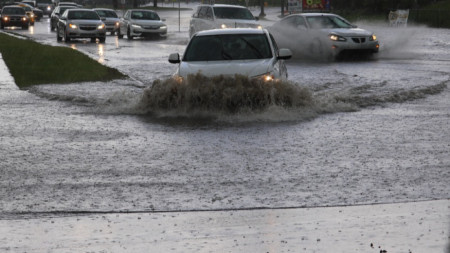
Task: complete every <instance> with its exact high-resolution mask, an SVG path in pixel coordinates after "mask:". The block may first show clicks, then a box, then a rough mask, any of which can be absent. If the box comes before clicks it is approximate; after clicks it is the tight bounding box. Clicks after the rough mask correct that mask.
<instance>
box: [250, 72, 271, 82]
mask: <svg viewBox="0 0 450 253" xmlns="http://www.w3.org/2000/svg"><path fill="white" fill-rule="evenodd" d="M253 79H259V80H262V81H263V82H266V83H267V82H272V81H275V76H274V75H273V74H272V73H265V74H262V75H258V76H254V77H253Z"/></svg>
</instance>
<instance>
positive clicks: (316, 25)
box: [306, 16, 354, 29]
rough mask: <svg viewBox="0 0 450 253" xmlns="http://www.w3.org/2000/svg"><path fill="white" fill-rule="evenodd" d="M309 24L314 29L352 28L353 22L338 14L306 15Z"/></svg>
mask: <svg viewBox="0 0 450 253" xmlns="http://www.w3.org/2000/svg"><path fill="white" fill-rule="evenodd" d="M306 20H307V21H308V23H309V26H310V27H311V28H313V29H321V28H352V27H354V26H353V25H352V24H350V23H349V22H347V21H346V20H345V19H341V18H339V17H336V16H311V17H306Z"/></svg>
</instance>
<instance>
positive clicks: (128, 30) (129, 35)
mask: <svg viewBox="0 0 450 253" xmlns="http://www.w3.org/2000/svg"><path fill="white" fill-rule="evenodd" d="M127 38H128V39H129V40H132V39H133V36H131V32H130V28H129V27H128V28H127Z"/></svg>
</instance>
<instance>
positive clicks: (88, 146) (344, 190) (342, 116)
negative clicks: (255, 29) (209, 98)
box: [0, 9, 450, 252]
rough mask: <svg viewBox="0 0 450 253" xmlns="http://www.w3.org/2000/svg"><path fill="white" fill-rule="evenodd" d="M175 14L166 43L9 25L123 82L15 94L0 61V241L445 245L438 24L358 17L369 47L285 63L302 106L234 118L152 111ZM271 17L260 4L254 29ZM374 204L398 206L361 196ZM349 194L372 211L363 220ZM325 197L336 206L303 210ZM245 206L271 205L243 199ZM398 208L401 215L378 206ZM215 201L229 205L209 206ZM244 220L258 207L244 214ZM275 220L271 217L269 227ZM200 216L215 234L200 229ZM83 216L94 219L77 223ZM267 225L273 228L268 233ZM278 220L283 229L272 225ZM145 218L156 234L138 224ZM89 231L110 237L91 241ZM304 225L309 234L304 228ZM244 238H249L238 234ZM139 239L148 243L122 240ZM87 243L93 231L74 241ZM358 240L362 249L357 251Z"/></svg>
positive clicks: (177, 39) (445, 159) (449, 37)
mask: <svg viewBox="0 0 450 253" xmlns="http://www.w3.org/2000/svg"><path fill="white" fill-rule="evenodd" d="M268 12H269V14H270V13H271V12H270V9H269V10H268ZM186 13H187V14H186ZM274 13H276V12H275V11H274ZM177 14H178V12H177V11H167V12H164V13H163V14H161V16H162V17H163V18H166V19H167V22H168V23H169V29H172V31H173V32H172V33H170V34H169V37H168V38H167V39H166V40H156V41H154V40H139V39H138V40H133V41H128V40H126V39H124V40H119V39H117V38H116V37H114V36H109V37H108V38H107V41H106V43H105V44H104V45H101V44H91V43H84V42H74V43H71V44H65V43H57V42H56V38H55V36H54V33H51V32H50V31H49V29H47V27H46V25H48V24H45V22H48V21H46V20H44V21H43V22H42V23H37V24H36V25H35V27H34V28H33V29H34V30H32V31H31V32H30V31H28V32H26V31H17V33H23V34H26V35H27V36H31V37H33V38H34V39H36V40H38V41H40V42H42V43H46V44H51V45H61V46H70V47H73V48H75V49H78V50H80V51H83V52H85V53H87V54H88V55H90V56H91V57H93V58H94V59H98V60H99V61H100V62H102V63H104V64H107V65H109V66H113V67H116V68H118V69H119V70H120V71H122V72H124V73H126V74H128V75H129V76H130V77H131V78H130V79H127V80H118V81H114V82H110V83H80V84H70V85H57V84H55V85H43V86H38V87H33V88H31V89H30V90H27V91H21V90H18V89H17V88H16V87H15V86H14V83H13V81H12V80H11V79H10V78H9V77H8V75H6V74H3V73H5V71H7V70H6V67H4V65H2V72H1V73H2V75H1V76H2V78H1V79H0V104H1V107H0V115H1V118H2V120H1V122H0V140H1V142H0V155H1V157H2V159H1V160H0V169H1V174H0V184H1V188H0V196H1V198H0V210H1V213H0V218H2V219H1V220H0V224H1V225H0V229H1V230H0V231H1V233H0V242H4V243H6V242H8V244H2V245H7V246H3V248H0V249H2V250H5V251H10V252H16V251H21V252H22V251H32V252H47V251H52V252H70V251H74V250H73V249H76V250H75V251H78V252H79V251H86V252H87V251H95V252H101V251H102V250H103V251H106V252H126V251H127V250H126V249H123V248H120V247H119V246H117V245H115V244H114V243H115V242H120V243H122V244H124V245H126V246H127V247H131V251H132V252H136V251H138V252H144V251H146V250H145V249H146V248H149V247H150V248H152V247H154V248H155V249H160V250H159V251H160V252H166V251H169V250H173V251H177V252H186V251H189V252H193V251H195V252H199V251H203V252H206V251H212V252H216V251H230V252H242V251H263V250H264V251H269V252H281V251H289V250H291V251H296V250H297V251H298V249H299V248H300V249H302V247H301V246H302V245H305V247H304V248H305V249H306V250H305V251H306V252H334V251H332V250H327V249H329V248H327V247H328V245H329V244H327V243H330V241H328V240H324V239H323V238H334V240H335V241H334V244H335V246H336V245H337V246H338V248H337V249H339V252H344V251H346V250H352V251H353V249H356V251H358V249H360V250H359V251H362V250H366V248H367V250H366V252H371V251H370V250H372V251H373V252H379V250H380V249H379V248H376V247H377V246H379V244H383V243H387V244H389V246H390V248H391V249H392V247H394V249H393V250H391V251H389V252H407V250H409V249H411V250H412V251H413V252H415V250H414V249H418V247H419V245H421V246H420V247H423V248H420V249H424V250H422V252H425V251H427V250H435V251H428V252H442V251H443V250H444V248H445V245H446V243H447V242H448V235H449V231H448V227H450V224H449V221H450V218H449V217H450V216H449V214H450V212H449V202H448V199H449V196H450V195H449V192H450V185H449V184H448V181H449V178H450V156H449V155H448V153H449V150H450V147H449V146H450V131H449V128H448V125H449V123H450V117H449V108H450V102H449V101H450V100H449V96H450V93H449V90H448V82H449V80H450V78H449V77H450V71H449V70H450V60H449V59H450V52H449V51H448V47H449V46H450V43H449V41H450V33H449V32H448V29H430V28H426V27H408V28H389V27H387V26H386V25H385V24H369V23H364V22H361V24H359V23H358V25H360V26H362V27H364V28H368V29H370V30H374V31H375V32H376V33H377V35H378V38H379V39H380V41H381V49H380V53H379V55H377V56H376V57H375V59H369V60H350V61H343V62H331V63H330V62H315V61H308V60H303V59H293V60H291V61H289V62H288V71H289V80H290V83H289V84H288V86H286V88H289V89H293V90H298V89H300V90H301V91H306V92H300V93H294V94H292V99H294V100H295V101H298V100H305V101H307V103H306V102H305V103H298V104H299V106H295V107H283V106H276V105H273V106H269V107H265V108H262V109H261V110H257V111H248V110H244V111H241V112H240V113H229V112H226V111H225V112H224V111H210V110H208V107H205V108H196V110H190V107H186V106H180V107H179V108H176V109H174V110H170V111H165V110H159V109H158V108H154V107H152V101H149V100H148V98H149V97H160V98H164V96H166V95H167V94H166V93H164V92H162V93H156V94H152V92H153V93H154V91H152V90H151V86H152V83H153V82H154V81H155V80H156V79H162V80H164V79H166V78H168V77H170V75H171V74H172V73H173V72H174V70H175V67H176V66H174V65H170V64H169V63H168V62H167V56H168V54H169V53H172V52H180V53H182V51H183V49H184V47H185V45H186V43H187V41H188V39H187V25H186V20H187V21H188V20H189V15H188V14H189V12H184V14H183V16H182V20H183V24H184V25H182V27H181V29H180V32H177V30H178V26H177V24H178V23H177V22H178V19H177V18H176V17H177ZM276 19H277V16H276V15H268V18H267V20H264V21H263V22H264V25H269V24H270V23H271V22H273V21H274V20H276ZM47 30H48V31H47ZM149 93H150V94H151V95H152V96H148V94H149ZM438 200H440V201H438ZM417 201H426V202H419V203H416V202H417ZM388 203H405V204H392V205H375V206H372V204H388ZM421 203H425V204H421ZM358 205H369V206H368V208H367V209H370V210H372V208H373V210H378V212H376V213H375V214H374V215H370V214H368V213H367V212H368V211H367V210H365V207H364V206H361V207H358ZM327 206H335V207H336V208H337V209H327V208H324V209H320V208H319V209H316V208H317V207H327ZM344 206H355V207H353V209H347V208H348V207H345V208H346V209H342V210H349V211H348V212H349V213H351V214H349V215H348V216H343V217H336V215H333V214H337V213H341V211H339V210H340V209H339V207H342V208H344ZM260 208H268V209H270V210H264V209H263V210H255V209H260ZM273 208H275V209H276V210H275V211H273V210H272V209H273ZM283 208H294V209H288V210H285V209H283ZM297 208H300V209H297ZM308 208H312V209H308ZM397 208H398V209H401V210H402V211H398V212H395V211H394V210H393V209H397ZM386 209H387V210H392V212H390V211H389V212H388V213H389V214H392V217H394V218H392V220H391V221H392V222H389V221H387V222H385V223H382V222H381V223H379V222H378V223H377V220H378V221H379V219H382V220H384V221H386V220H389V219H387V218H386V212H385V211H383V210H386ZM214 210H221V211H227V210H233V211H230V212H212V213H210V211H214ZM238 210H247V211H238ZM350 210H351V211H350ZM412 210H416V212H418V213H424V215H417V216H416V215H415V213H414V212H413V211H412ZM184 211H186V212H187V213H184ZM190 211H208V212H200V213H198V212H194V213H191V212H190ZM126 212H132V213H134V214H133V215H125V214H124V213H126ZM154 212H157V213H154ZM167 212H169V213H167ZM172 212H175V213H172ZM242 212H244V213H242ZM272 212H274V213H272ZM290 212H295V214H289V213H290ZM322 212H323V213H322ZM343 212H344V213H346V212H347V211H343ZM95 213H97V214H95ZM98 213H104V214H105V215H101V214H98ZM109 213H112V214H109ZM89 214H90V215H89ZM425 214H426V215H425ZM233 215H236V216H237V217H240V218H239V219H237V220H234V219H233V218H230V217H231V216H233ZM315 215H317V216H315ZM352 215H356V217H363V218H362V219H363V220H361V219H352V218H351V217H352ZM365 215H366V216H365ZM67 216H68V217H70V218H67ZM78 216H81V217H78ZM166 216H167V217H166ZM191 216H194V217H191ZM224 216H225V217H224ZM259 216H261V217H263V218H261V219H260V220H257V221H249V222H248V223H246V221H248V220H251V219H256V218H255V217H259ZM279 216H281V217H286V218H283V221H280V222H277V219H278V217H279ZM387 216H389V215H387ZM49 217H50V218H49ZM170 217H175V218H173V219H172V220H171V218H170ZM334 217H336V219H334ZM380 217H381V218H380ZM54 218H61V219H58V220H56V222H55V220H54ZM64 218H67V219H64ZM177 218H180V219H186V221H185V222H183V221H178V220H177ZM316 219H318V221H317V223H312V222H313V221H315V220H316ZM403 219H404V221H402V220H403ZM80 220H81V221H84V222H80V223H77V221H80ZM221 220H224V222H223V223H221V222H220V221H221ZM242 220H245V221H242ZM299 220H301V221H299ZM322 220H323V221H326V222H324V223H325V225H324V226H321V221H322ZM349 220H351V221H350V222H349ZM208 221H211V223H212V224H213V225H212V224H211V225H212V227H213V228H216V230H214V229H212V230H211V229H206V228H205V227H202V226H206V225H205V224H208ZM240 221H242V223H240ZM54 222H55V223H57V224H58V225H54V224H55V223H54ZM60 222H61V223H62V224H60ZM90 222H92V224H97V225H99V226H103V225H104V226H105V228H96V227H89V226H88V224H89V223H90ZM130 222H131V225H130V226H128V227H124V226H127V225H126V224H128V223H130ZM133 222H135V223H133ZM202 222H203V223H202ZM234 222H236V223H239V224H241V225H239V226H238V225H235V224H234ZM333 222H334V223H336V222H338V223H339V225H336V224H334V223H333ZM402 222H404V223H402ZM103 223H104V224H103ZM106 223H112V224H119V225H118V226H116V227H114V226H112V224H110V225H111V227H112V228H114V229H112V230H111V231H110V230H107V228H106V227H107V226H109V225H107V224H106ZM309 223H311V224H309ZM341 223H342V224H341ZM416 223H417V224H424V227H427V228H428V229H429V231H428V230H426V229H425V230H424V231H425V232H422V233H421V234H419V235H416V234H415V233H414V234H408V235H406V234H405V233H408V231H409V230H411V229H416V231H422V230H421V229H420V228H421V227H417V224H416ZM76 224H82V228H80V227H78V226H77V225H76ZM133 224H134V226H133ZM139 224H144V226H145V228H144V227H140V226H139ZM242 224H244V225H242ZM247 224H249V225H247ZM252 224H254V226H253V225H252ZM270 224H275V228H274V229H273V231H275V233H277V234H278V235H273V234H271V227H270V226H269V225H270ZM286 224H290V225H291V227H289V229H287V230H283V229H282V227H286V226H287V225H286ZM295 224H297V225H298V226H296V225H295ZM308 224H309V225H308ZM401 224H403V225H404V226H402V225H401ZM411 224H415V225H414V226H413V227H410V226H412V225H411ZM164 225H166V226H165V227H164ZM178 225H180V226H178ZM58 226H59V227H58ZM85 226H88V227H85ZM93 226H94V225H93ZM156 226H163V227H164V229H162V230H161V231H159V230H152V228H154V227H156ZM190 226H192V227H193V230H192V231H191V232H192V233H195V232H196V231H205V230H206V231H209V232H208V233H205V234H201V233H200V232H199V233H200V234H191V235H190V236H189V235H183V233H188V229H189V227H190ZM228 226H230V227H231V228H230V231H231V232H230V233H228V232H227V229H226V228H227V227H228ZM247 226H248V227H247ZM55 227H58V229H56V230H53V229H54V228H55ZM338 227H339V228H340V229H338ZM368 227H370V228H371V229H372V228H373V230H372V232H362V234H365V235H364V236H363V235H362V234H361V230H364V231H367V230H366V229H367V228H368ZM394 227H395V229H398V231H397V233H396V236H392V234H393V233H395V232H391V231H394ZM21 228H23V229H21ZM26 228H28V229H32V231H36V233H37V232H39V233H40V234H42V233H41V232H43V233H44V234H45V235H44V236H43V237H39V236H36V233H33V232H31V233H28V232H26V230H25V229H26ZM52 228H53V229H52ZM64 228H68V231H72V232H73V231H78V230H80V231H79V232H77V233H75V232H73V233H72V232H68V233H67V234H66V236H67V238H65V237H64V236H63V235H61V244H59V243H55V242H54V243H49V242H48V240H47V239H46V238H52V235H51V234H52V233H55V232H52V231H60V232H61V231H64ZM331 228H336V230H338V231H339V233H341V232H343V231H345V230H344V228H347V229H348V231H347V232H348V233H347V234H345V232H344V234H340V235H339V236H340V237H339V238H340V239H339V243H337V242H336V240H337V239H336V236H335V235H333V236H330V233H329V231H330V229H331ZM446 228H447V229H446ZM303 229H305V230H304V231H303ZM383 229H387V230H389V231H386V232H385V233H383V232H384V231H382V230H383ZM100 230H101V231H109V232H111V233H112V234H113V235H115V237H114V236H113V237H107V236H106V237H104V233H102V232H101V231H100ZM122 230H125V231H126V233H125V234H126V235H130V236H129V237H127V236H126V235H124V234H121V232H120V231H122ZM218 230H224V231H222V232H223V233H222V232H220V231H218ZM317 230H318V232H317V233H318V236H315V234H314V233H313V232H312V231H317ZM99 231H100V232H99ZM149 231H150V232H149ZM158 231H159V232H158ZM289 231H290V232H289ZM333 231H334V230H333ZM374 231H378V232H376V233H375V232H374ZM94 232H97V233H94ZM133 232H136V233H135V234H133ZM334 232H336V231H334ZM56 233H58V234H60V233H59V232H56ZM284 233H286V234H284ZM389 233H390V234H389ZM313 234H314V235H313ZM360 234H361V235H360ZM381 234H382V235H381ZM386 234H388V235H389V236H386ZM10 235H13V236H12V238H11V236H10ZM121 235H123V236H125V237H123V236H121ZM146 235H148V237H147V236H146ZM284 235H286V237H285V236H284ZM246 236H248V238H251V240H250V241H246V240H241V239H245V238H246ZM260 236H267V237H270V239H267V238H265V239H261V238H260ZM272 236H273V237H272ZM355 236H361V237H363V239H364V240H354V238H355ZM73 237H76V238H78V239H73ZM130 237H133V238H135V239H129V238H130ZM141 237H143V238H151V239H149V240H145V239H142V240H140V239H136V238H141ZM222 237H223V238H224V241H225V242H223V241H222V240H221V238H222ZM238 237H239V238H238ZM241 237H242V238H241ZM316 237H317V238H316ZM14 238H17V240H14ZM26 238H28V239H30V238H32V241H33V243H30V244H27V245H31V246H30V247H31V248H27V247H28V246H26V245H24V243H23V242H24V241H26V240H27V239H26ZM71 238H72V239H73V244H71V243H70V242H69V241H70V239H71ZM126 238H128V239H126ZM181 238H190V239H186V241H184V240H183V239H181ZM198 238H206V242H205V241H199V240H198ZM271 238H274V239H271ZM389 238H390V239H389ZM421 238H422V240H421ZM88 239H92V240H94V241H90V242H89V243H90V244H87V245H86V244H84V246H83V247H81V246H80V245H81V244H83V241H84V242H87V241H89V240H88ZM366 239H367V241H366ZM372 239H373V243H374V244H375V248H371V247H370V246H369V245H370V243H372ZM67 240H69V241H67ZM95 240H97V242H101V243H100V245H95V243H96V241H95ZM134 240H137V241H134ZM330 240H331V239H330ZM376 240H378V242H376ZM394 240H397V241H398V242H397V243H395V242H393V241H394ZM412 240H416V241H414V242H412ZM305 241H307V243H306V242H305ZM324 241H327V243H322V244H320V242H324ZM135 242H138V243H137V244H134V243H135ZM331 242H332V240H331ZM342 242H344V243H342ZM409 242H410V243H409ZM419 242H420V243H419ZM46 243H47V244H46ZM170 243H174V244H175V245H176V246H171V244H170ZM201 243H205V244H209V246H205V247H200V246H202V245H201ZM41 244H43V245H41ZM166 244H167V245H166ZM211 244H212V246H211ZM230 244H231V245H230ZM71 245H72V246H73V247H72V246H71ZM75 245H77V246H75ZM93 245H95V247H94V246H93ZM133 245H136V246H133ZM164 245H165V246H164ZM220 245H226V247H221V246H220ZM261 245H265V246H267V247H263V246H261ZM280 245H282V246H283V245H284V246H283V247H281V248H279V247H278V246H280ZM317 245H319V246H317ZM339 245H341V246H339ZM91 246H92V247H91ZM325 246H327V247H325ZM382 246H383V245H382ZM408 246H414V247H415V248H409V247H408ZM15 247H16V248H15ZM133 247H134V248H133ZM315 247H316V248H315ZM330 247H331V246H330ZM71 249H72V250H71ZM133 249H134V250H133ZM252 249H253V250H252ZM333 249H336V248H333ZM419 251H420V250H419ZM419 251H417V252H419Z"/></svg>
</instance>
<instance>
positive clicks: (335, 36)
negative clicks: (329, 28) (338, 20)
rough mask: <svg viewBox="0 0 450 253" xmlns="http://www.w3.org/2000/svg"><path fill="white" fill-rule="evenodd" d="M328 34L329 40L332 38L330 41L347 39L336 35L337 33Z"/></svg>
mask: <svg viewBox="0 0 450 253" xmlns="http://www.w3.org/2000/svg"><path fill="white" fill-rule="evenodd" d="M329 36H330V40H332V41H346V40H347V39H346V38H344V37H342V36H340V35H337V34H330V35H329Z"/></svg>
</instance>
